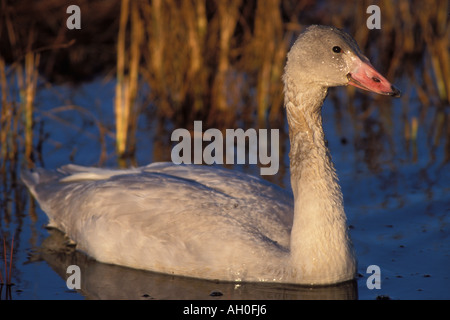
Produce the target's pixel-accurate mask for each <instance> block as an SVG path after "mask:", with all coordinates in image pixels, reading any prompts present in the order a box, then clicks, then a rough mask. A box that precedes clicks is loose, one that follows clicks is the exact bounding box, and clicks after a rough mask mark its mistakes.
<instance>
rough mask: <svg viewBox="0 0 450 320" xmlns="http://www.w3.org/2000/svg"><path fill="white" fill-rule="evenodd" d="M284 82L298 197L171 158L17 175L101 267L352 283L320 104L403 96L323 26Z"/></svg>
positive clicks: (311, 31) (347, 40) (299, 45)
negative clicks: (345, 90) (348, 93)
mask: <svg viewBox="0 0 450 320" xmlns="http://www.w3.org/2000/svg"><path fill="white" fill-rule="evenodd" d="M283 80H284V84H285V106H286V110H287V118H288V122H289V134H290V141H291V151H290V155H289V156H290V164H291V167H290V170H291V185H292V189H293V195H294V197H293V198H292V195H291V194H290V193H288V192H286V191H284V190H282V189H280V188H279V187H277V186H275V185H273V184H270V183H268V182H266V181H264V180H262V179H260V178H256V177H253V176H249V175H247V174H244V173H240V172H235V171H230V170H225V169H217V168H215V167H208V166H195V165H192V166H191V165H189V166H188V165H186V166H185V165H174V164H171V163H154V164H150V165H148V166H145V167H140V168H135V169H128V170H106V169H98V168H88V167H81V166H76V165H67V166H64V167H62V168H59V169H58V170H56V171H48V170H44V169H37V170H36V171H34V172H27V171H25V172H23V173H22V179H23V181H24V182H25V183H26V185H27V186H28V188H29V189H30V190H31V192H32V194H33V195H34V197H36V199H37V200H38V202H39V203H40V205H41V207H42V209H43V210H44V211H45V212H46V213H47V215H48V217H49V220H50V225H51V226H54V227H56V228H58V229H60V230H62V231H63V232H65V233H66V234H67V236H68V237H69V238H70V239H71V240H73V241H75V242H76V244H77V248H78V249H79V250H82V251H84V252H86V253H87V254H88V255H90V256H92V257H94V258H95V259H97V260H98V261H101V262H105V263H111V264H119V265H124V266H128V267H132V268H138V269H146V270H153V271H157V272H164V273H169V274H176V275H183V276H189V277H198V278H205V279H219V280H231V281H270V282H285V283H298V284H308V285H311V284H331V283H338V282H342V281H346V280H351V279H353V278H354V276H355V272H356V261H355V256H354V252H353V249H352V245H351V241H350V239H349V236H348V233H347V226H346V216H345V213H344V207H343V202H342V193H341V189H340V186H339V184H338V181H337V177H336V174H335V169H334V167H333V164H332V162H331V159H330V157H329V155H328V149H327V147H326V146H325V142H324V133H323V129H322V119H321V106H322V103H323V100H324V99H325V96H326V94H327V88H328V87H331V86H340V85H347V84H351V85H354V86H357V87H360V88H364V89H366V90H370V91H373V92H376V93H380V94H387V95H392V96H398V95H399V91H398V90H397V89H395V88H394V87H393V86H392V85H391V84H390V83H389V82H388V81H387V80H386V79H385V78H383V77H382V76H381V75H380V74H379V73H378V72H377V71H376V70H375V69H374V68H373V67H372V66H371V65H370V63H369V60H368V59H367V58H366V57H365V56H364V55H363V54H362V53H361V51H360V50H359V48H358V46H357V44H356V42H355V41H354V40H353V39H352V38H351V37H350V36H349V35H348V34H346V33H344V32H342V31H340V30H339V29H336V28H333V27H325V26H311V27H309V28H308V29H307V30H306V31H305V32H303V33H302V34H301V35H300V36H299V38H298V39H297V41H296V42H295V44H294V45H293V47H292V49H291V50H290V52H289V54H288V57H287V63H286V67H285V74H284V77H283Z"/></svg>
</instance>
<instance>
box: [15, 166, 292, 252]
mask: <svg viewBox="0 0 450 320" xmlns="http://www.w3.org/2000/svg"><path fill="white" fill-rule="evenodd" d="M22 179H23V180H24V182H25V183H26V184H27V186H28V187H29V188H30V190H31V192H32V193H33V195H34V196H35V197H36V199H37V200H38V202H39V203H40V205H41V207H42V209H43V210H44V211H45V212H46V213H47V215H48V216H49V218H50V224H51V225H53V226H55V227H57V228H59V229H61V230H62V231H64V232H66V233H67V234H68V235H69V237H71V238H72V239H73V240H75V241H76V242H78V243H80V242H81V244H82V246H88V242H89V241H90V240H87V238H86V237H97V238H98V237H100V238H98V239H97V241H110V240H109V239H107V236H108V235H111V234H114V232H116V233H121V234H126V233H130V236H132V233H133V232H134V231H135V230H137V228H139V229H140V230H142V233H144V234H146V235H148V236H149V237H152V239H153V241H167V242H170V241H173V239H169V238H171V237H173V236H176V237H179V240H180V245H185V242H183V241H188V240H186V239H194V238H201V237H198V234H199V233H201V232H203V233H204V236H203V239H204V241H205V240H206V241H207V240H208V239H207V236H206V235H205V234H206V233H209V234H211V237H212V239H209V240H211V241H214V239H213V238H214V237H227V233H228V236H231V237H235V239H236V241H240V240H242V241H248V240H249V238H252V237H253V238H254V239H258V238H259V241H262V240H264V241H266V242H267V243H269V244H272V245H276V246H281V247H283V248H287V247H288V246H289V234H290V226H291V225H292V214H293V205H292V198H290V197H289V194H288V193H286V192H284V191H283V190H282V189H280V188H278V187H276V186H274V185H272V184H270V183H269V182H265V181H263V180H262V179H259V178H255V177H252V176H249V175H246V174H243V173H239V172H235V171H230V170H224V169H217V168H211V167H206V166H177V165H173V164H170V163H157V164H153V165H150V166H146V167H141V168H135V169H129V170H108V169H98V168H86V167H81V166H75V165H68V166H64V167H62V168H60V169H58V170H57V171H47V170H43V169H38V170H37V171H36V172H24V173H23V174H22ZM280 200H281V201H280ZM108 228H112V229H114V228H118V229H117V230H115V229H114V230H115V231H114V232H113V231H108V230H106V229H108ZM99 230H102V231H101V232H99ZM214 230H215V231H214ZM89 233H90V234H91V235H89ZM96 233H97V234H100V235H101V234H103V235H102V236H99V235H95V234H96ZM102 237H103V238H102ZM240 237H241V238H242V239H240V240H239V238H240ZM246 237H247V238H246ZM184 238H186V239H184ZM89 239H90V238H89ZM183 239H184V240H183Z"/></svg>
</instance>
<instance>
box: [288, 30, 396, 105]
mask: <svg viewBox="0 0 450 320" xmlns="http://www.w3.org/2000/svg"><path fill="white" fill-rule="evenodd" d="M285 77H288V78H290V79H291V80H292V81H294V82H295V83H297V85H298V86H299V87H301V86H305V85H306V86H307V85H318V86H322V87H335V86H345V85H352V86H355V87H358V88H361V89H364V90H368V91H371V92H375V93H378V94H384V95H390V96H394V97H399V96H400V91H399V90H398V89H397V88H395V87H394V86H393V85H392V84H391V83H390V82H389V81H388V80H386V78H384V77H383V76H382V75H381V74H380V73H379V72H378V71H377V70H375V68H374V67H373V66H372V65H371V64H370V61H369V59H367V57H366V56H364V55H363V53H362V52H361V50H360V49H359V47H358V45H357V43H356V41H355V40H354V39H353V38H352V37H351V36H350V35H348V34H347V33H345V32H343V31H341V30H339V29H337V28H334V27H328V26H316V25H314V26H310V27H308V28H307V29H306V30H305V31H304V32H303V33H302V34H300V36H299V37H298V39H297V40H296V42H295V43H294V45H293V46H292V48H291V50H290V51H289V53H288V56H287V62H286V68H285Z"/></svg>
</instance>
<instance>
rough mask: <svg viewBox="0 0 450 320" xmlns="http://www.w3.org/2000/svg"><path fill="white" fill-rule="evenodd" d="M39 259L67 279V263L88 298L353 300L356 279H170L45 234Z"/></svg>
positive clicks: (57, 233) (59, 235)
mask: <svg viewBox="0 0 450 320" xmlns="http://www.w3.org/2000/svg"><path fill="white" fill-rule="evenodd" d="M49 232H50V236H49V237H48V238H46V239H45V240H44V241H43V243H42V246H41V249H40V253H39V255H40V258H42V259H44V260H45V261H46V262H47V263H48V264H49V265H50V267H51V268H52V269H53V270H55V271H56V272H57V273H58V275H59V276H60V277H61V278H63V279H64V280H65V281H66V279H67V277H68V276H70V274H67V273H66V270H67V267H68V266H69V265H77V266H79V267H80V271H81V290H80V293H81V294H82V295H83V296H84V297H86V298H87V299H247V300H252V299H258V300H278V299H283V300H285V299H308V300H315V299H357V297H358V294H357V286H356V281H350V282H346V283H343V284H339V285H334V286H324V287H305V286H298V285H289V284H259V283H230V282H216V281H205V280H200V279H192V278H185V277H178V276H170V275H165V274H159V273H154V272H148V271H143V270H135V269H130V268H125V267H121V266H115V265H109V264H104V263H100V262H97V261H95V260H93V259H92V258H90V257H88V256H86V255H85V254H83V253H81V252H79V251H76V250H75V249H74V247H72V246H68V245H67V239H66V238H65V237H64V234H63V233H61V232H60V231H58V230H54V229H51V230H49Z"/></svg>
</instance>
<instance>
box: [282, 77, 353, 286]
mask: <svg viewBox="0 0 450 320" xmlns="http://www.w3.org/2000/svg"><path fill="white" fill-rule="evenodd" d="M293 86H294V84H292V83H291V84H289V83H288V82H287V83H286V92H285V95H286V101H285V104H286V112H287V118H288V122H289V137H290V142H291V149H290V153H289V158H290V170H291V185H292V191H293V193H294V200H295V207H294V211H295V212H294V222H293V227H292V234H291V259H292V263H293V265H294V266H295V267H296V268H297V270H298V271H299V272H301V274H302V276H303V277H304V276H310V277H311V281H315V280H316V279H313V278H315V277H316V274H317V275H320V276H321V277H322V278H326V277H329V278H333V277H340V275H339V274H341V275H342V274H343V273H345V272H347V271H346V270H347V269H352V268H353V269H354V266H351V265H349V263H350V264H352V263H353V264H354V263H355V262H354V258H353V252H352V248H351V245H349V243H350V241H349V238H348V234H347V225H346V216H345V212H344V205H343V198H342V192H341V188H340V186H339V183H338V178H337V176H336V171H335V169H334V166H333V163H332V161H331V158H330V154H329V151H328V148H327V147H326V144H325V139H324V132H323V128H322V114H321V108H322V103H323V101H324V99H325V97H326V94H327V89H326V88H323V87H311V86H308V91H301V90H298V88H295V87H293ZM353 272H354V271H353ZM322 280H323V279H322Z"/></svg>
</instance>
